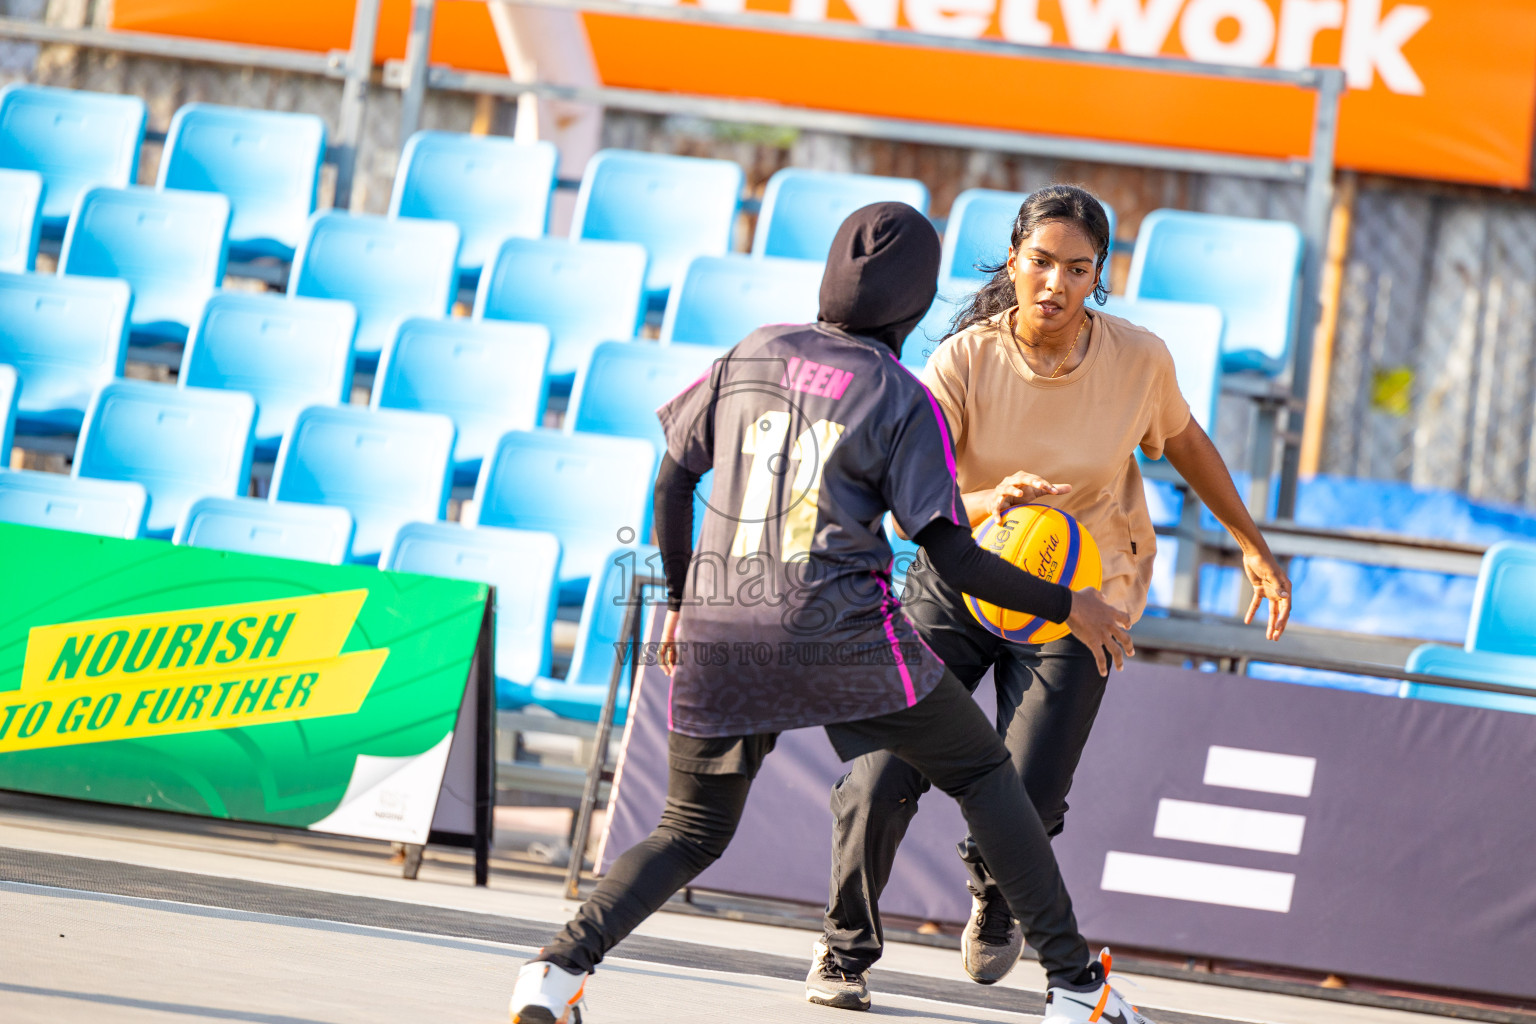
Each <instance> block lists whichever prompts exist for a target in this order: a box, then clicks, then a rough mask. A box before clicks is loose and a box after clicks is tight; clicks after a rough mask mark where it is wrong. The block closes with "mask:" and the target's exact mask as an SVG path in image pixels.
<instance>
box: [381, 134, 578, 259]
mask: <svg viewBox="0 0 1536 1024" xmlns="http://www.w3.org/2000/svg"><path fill="white" fill-rule="evenodd" d="M559 160H560V151H559V150H557V149H556V148H555V145H554V143H552V142H534V143H526V142H514V141H513V140H511V139H508V138H505V137H501V136H494V135H469V134H466V133H463V132H417V133H416V134H414V135H412V136H411V137H410V138H409V139H408V140H407V141H406V143H405V150H404V152H402V153H401V154H400V170H399V171H398V172H397V173H396V174H395V189H394V193H393V194H392V195H391V196H390V197H389V215H390V216H391V217H426V218H428V219H431V220H451V221H453V222H454V223H455V224H457V225H458V226H459V231H460V232H461V233H462V235H463V238H464V244H463V245H462V246H461V247H460V248H459V273H460V274H461V275H463V276H464V277H466V278H468V282H467V283H468V284H470V285H471V286H473V285H474V283H475V278H476V277H478V276H479V274H480V271H481V269H482V268H483V267H485V266H487V265H488V264H489V263H490V262H491V261H492V260H494V259H495V258H496V249H497V247H498V246H499V245H501V241H502V239H504V238H539V237H542V236H543V234H544V232H545V230H546V229H547V227H548V225H549V199H550V195H551V193H552V191H553V190H554V187H555V167H556V166H557V164H558V163H559Z"/></svg>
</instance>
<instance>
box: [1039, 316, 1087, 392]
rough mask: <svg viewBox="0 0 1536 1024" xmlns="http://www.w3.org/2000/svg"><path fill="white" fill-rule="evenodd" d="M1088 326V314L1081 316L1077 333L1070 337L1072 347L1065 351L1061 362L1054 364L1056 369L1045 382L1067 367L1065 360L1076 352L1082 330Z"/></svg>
mask: <svg viewBox="0 0 1536 1024" xmlns="http://www.w3.org/2000/svg"><path fill="white" fill-rule="evenodd" d="M1087 326H1088V314H1087V313H1084V314H1083V322H1082V323H1080V324H1078V325H1077V333H1076V334H1074V335H1073V336H1072V347H1071V348H1069V349H1067V354H1066V355H1064V356H1062V357H1061V362H1059V363H1057V364H1056V369H1055V370H1053V371H1051V375H1050V376H1049V377H1048V378H1046V379H1047V380H1055V379H1056V377H1057V375H1058V374H1060V373H1061V368H1062V367H1063V366H1066V365H1067V360H1068V359H1071V358H1072V353H1073V352H1076V351H1077V343H1078V342H1079V341H1081V340H1082V337H1083V328H1084V327H1087Z"/></svg>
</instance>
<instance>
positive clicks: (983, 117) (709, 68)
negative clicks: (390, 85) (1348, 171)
mask: <svg viewBox="0 0 1536 1024" xmlns="http://www.w3.org/2000/svg"><path fill="white" fill-rule="evenodd" d="M707 6H709V7H711V8H712V9H721V8H726V9H732V10H751V11H761V12H765V13H769V12H771V13H782V14H793V15H794V16H796V17H799V18H804V19H808V20H838V21H856V22H860V23H862V24H865V25H870V26H874V27H881V28H915V29H918V30H920V31H924V32H934V33H940V34H947V35H954V36H962V37H969V38H978V37H988V38H999V39H1011V40H1013V41H1016V42H1023V43H1033V44H1041V45H1052V46H1062V47H1071V48H1074V49H1078V50H1099V51H1102V50H1116V51H1121V52H1128V53H1137V54H1147V55H1151V54H1161V55H1165V56H1183V57H1190V58H1192V59H1195V60H1202V61H1210V62H1218V63H1231V64H1241V65H1248V66H1276V65H1278V66H1281V67H1290V68H1300V67H1306V66H1308V65H1326V66H1336V67H1343V68H1344V69H1345V72H1346V74H1347V76H1348V80H1349V86H1350V88H1349V92H1348V94H1347V95H1346V96H1345V98H1344V102H1343V109H1342V111H1341V115H1340V116H1341V123H1340V136H1339V148H1338V160H1339V163H1340V165H1341V166H1345V167H1351V168H1355V169H1357V170H1361V171H1370V172H1379V173H1385V174H1400V175H1406V176H1410V177H1422V178H1432V179H1443V180H1452V181H1465V182H1474V183H1479V184H1487V185H1499V186H1505V187H1515V188H1523V187H1526V186H1528V185H1529V184H1530V181H1531V147H1532V121H1533V109H1536V3H1532V2H1531V0H1476V2H1472V0H1411V2H1410V0H707ZM438 9H439V12H440V13H439V15H438V22H437V27H436V34H435V37H434V40H433V47H432V56H433V60H434V61H438V62H442V63H447V64H452V65H455V66H457V67H461V68H472V69H482V70H495V71H502V70H505V66H504V64H503V63H502V61H501V57H500V52H499V50H498V49H497V46H496V41H495V36H494V34H493V32H492V31H491V26H490V19H489V16H488V15H487V13H486V11H485V8H484V5H483V4H480V3H477V2H473V0H444V2H442V3H440V4H439V5H438ZM250 11H251V8H250V6H249V5H248V4H243V3H240V4H237V3H235V2H233V0H117V4H116V6H115V24H116V26H117V27H119V28H126V29H137V30H140V31H153V32H165V33H172V34H180V35H194V36H201V37H205V38H219V39H231V40H239V41H243V42H255V43H265V44H268V45H277V46H301V47H305V48H309V49H317V50H329V49H340V48H344V47H345V46H346V42H347V39H348V36H349V34H350V31H351V17H352V7H351V4H350V3H348V2H347V0H310V2H306V3H303V4H300V3H299V2H297V0H269V3H268V4H265V5H263V9H262V16H261V18H260V19H255V18H252V17H251V15H250ZM408 12H409V4H408V0H385V4H384V9H383V15H382V17H381V22H380V34H379V56H380V58H386V57H398V56H400V54H401V53H402V52H403V51H404V45H405V32H406V24H407V19H408ZM586 24H587V30H588V36H589V38H590V41H591V44H592V51H593V54H594V57H595V58H596V63H597V68H598V73H599V75H600V76H601V78H602V80H603V82H604V83H605V84H608V85H614V86H625V87H631V88H640V89H658V90H665V91H676V92H685V93H698V94H704V95H715V96H729V97H738V98H750V99H762V100H771V101H775V102H781V103H786V104H791V105H795V106H805V107H815V108H822V109H833V110H847V111H854V112H859V113H868V114H876V115H882V116H890V117H903V118H912V119H917V120H927V121H941V122H953V123H960V124H968V125H976V126H981V127H989V128H1003V129H1012V130H1018V131H1029V132H1041V133H1048V134H1052V135H1077V136H1088V137H1093V138H1101V139H1112V140H1119V141H1129V142H1144V143H1152V144H1157V145H1168V146H1178V147H1186V148H1194V149H1209V150H1217V151H1221V152H1229V153H1242V154H1251V155H1261V156H1299V155H1304V154H1305V153H1306V152H1307V148H1308V145H1309V141H1310V126H1311V109H1312V94H1311V93H1309V92H1306V91H1304V90H1300V89H1296V88H1293V87H1288V86H1273V85H1258V84H1252V83H1234V82H1227V81H1220V80H1215V79H1209V78H1202V77H1198V76H1182V75H1168V74H1154V73H1145V72H1132V71H1118V70H1109V69H1101V68H1091V67H1085V66H1081V65H1073V64H1066V63H1058V62H1050V61H1033V60H1020V59H1017V58H1011V57H990V56H977V55H972V54H962V53H957V52H954V51H944V50H932V49H922V48H907V47H893V46H885V45H881V44H875V43H850V42H834V41H830V40H822V39H810V38H806V37H796V36H787V35H780V34H777V33H766V32H744V31H740V30H733V29H720V28H711V27H704V26H696V25H681V24H675V23H669V22H661V21H652V20H647V19H643V18H619V17H610V16H592V15H589V16H587V17H586Z"/></svg>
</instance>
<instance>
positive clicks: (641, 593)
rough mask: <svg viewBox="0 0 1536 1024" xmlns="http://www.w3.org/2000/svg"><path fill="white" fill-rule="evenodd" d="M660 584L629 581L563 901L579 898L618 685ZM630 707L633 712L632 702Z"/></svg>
mask: <svg viewBox="0 0 1536 1024" xmlns="http://www.w3.org/2000/svg"><path fill="white" fill-rule="evenodd" d="M659 582H660V581H659V580H657V579H656V578H655V577H654V576H640V575H638V574H637V575H636V576H635V578H634V579H632V580H631V581H630V587H629V593H628V594H627V595H626V599H627V606H626V607H625V609H624V626H623V629H622V630H621V631H620V633H619V635H620V636H622V637H623V638H624V646H625V656H624V657H619V658H615V659H614V662H613V673H612V674H611V675H610V676H609V677H608V699H607V700H605V701H603V711H602V714H600V715H599V716H598V719H597V736H596V737H595V738H594V739H593V741H592V760H591V762H590V763H589V764H588V766H587V783H586V785H585V786H584V787H583V789H582V792H581V806H580V808H578V809H577V811H576V833H575V835H573V836H572V837H571V860H570V863H569V864H568V865H567V866H566V869H565V897H566V899H571V900H573V899H575V898H576V897H577V896H579V895H581V862H582V859H583V857H584V856H585V854H586V849H587V837H588V836H589V835H590V834H591V832H592V812H593V810H595V809H596V807H597V792H598V789H599V788H600V787H601V786H602V783H603V769H604V768H606V767H607V766H608V737H609V735H610V734H611V733H612V732H613V718H614V714H615V713H616V708H617V707H618V703H619V683H620V681H621V680H622V679H623V674H624V671H625V669H628V670H629V681H630V686H631V688H633V686H634V680H635V669H636V665H637V664H638V662H639V661H640V629H641V624H642V623H643V622H644V618H645V617H644V616H643V615H642V614H641V610H642V609H643V608H644V607H645V592H646V590H647V589H648V588H650V587H653V586H656V585H657V584H658V583H659ZM592 586H594V587H595V586H597V580H596V579H594V580H593V581H592ZM630 707H631V709H633V707H634V703H633V702H631V703H630Z"/></svg>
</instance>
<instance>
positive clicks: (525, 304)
mask: <svg viewBox="0 0 1536 1024" xmlns="http://www.w3.org/2000/svg"><path fill="white" fill-rule="evenodd" d="M644 311H645V249H644V248H643V247H641V246H639V245H636V244H634V243H633V242H569V241H566V240H564V239H559V238H509V239H507V240H506V241H505V242H502V243H501V248H500V249H498V250H497V252H496V260H495V262H494V263H492V264H491V267H490V270H489V272H488V273H484V274H481V275H480V290H479V291H478V292H476V294H475V318H476V319H477V320H478V319H485V320H519V321H522V322H524V323H530V324H543V325H544V326H545V327H547V328H549V336H550V339H551V341H552V342H553V346H554V347H553V348H552V349H551V350H550V354H549V376H550V383H551V384H552V385H557V386H559V387H561V388H562V389H564V388H568V387H569V386H570V382H571V381H572V379H574V377H575V376H576V371H577V370H578V369H580V368H581V367H582V366H584V365H586V362H587V357H588V356H589V355H590V354H591V353H592V349H593V347H594V346H596V345H597V343H598V342H600V341H628V340H629V339H630V338H633V337H634V336H635V331H636V329H637V328H638V327H639V326H640V318H641V316H642V314H643V313H644Z"/></svg>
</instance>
